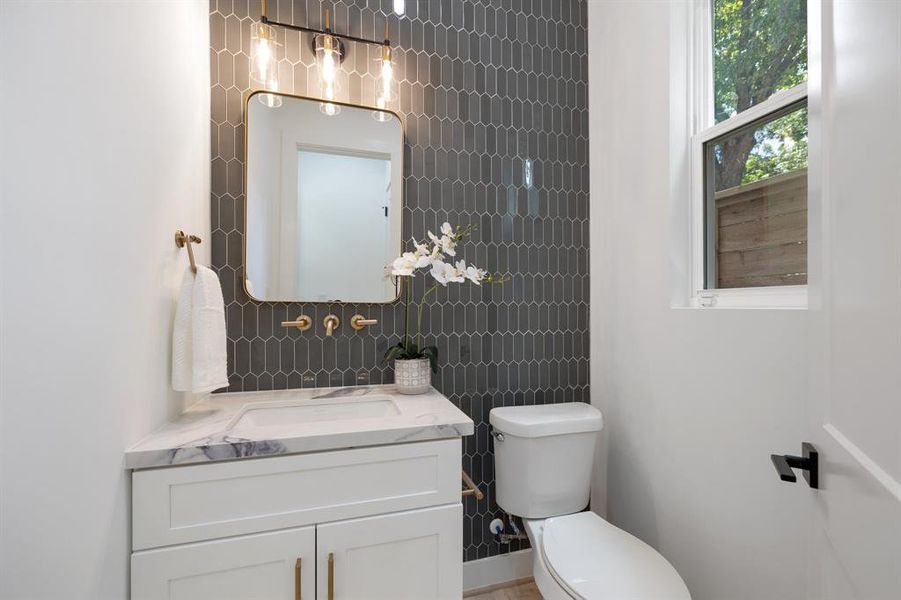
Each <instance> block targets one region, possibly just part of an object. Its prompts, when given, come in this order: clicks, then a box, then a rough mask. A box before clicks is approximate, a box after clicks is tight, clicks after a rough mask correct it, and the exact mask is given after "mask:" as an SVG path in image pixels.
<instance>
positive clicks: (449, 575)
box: [316, 504, 463, 600]
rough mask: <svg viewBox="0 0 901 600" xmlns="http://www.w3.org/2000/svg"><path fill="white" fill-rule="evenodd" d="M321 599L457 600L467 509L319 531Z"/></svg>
mask: <svg viewBox="0 0 901 600" xmlns="http://www.w3.org/2000/svg"><path fill="white" fill-rule="evenodd" d="M316 529H317V544H316V551H317V559H316V561H317V562H316V566H317V581H318V586H317V598H318V600H332V598H331V597H330V595H329V587H330V586H334V587H333V589H334V596H333V598H334V600H381V599H385V600H430V599H438V598H440V599H445V598H446V599H451V598H453V599H454V600H459V599H460V597H461V596H462V595H463V506H462V505H461V504H453V505H449V506H439V507H437V508H427V509H422V510H412V511H408V512H400V513H393V514H390V515H383V516H378V517H367V518H364V519H353V520H350V521H338V522H336V523H329V524H326V525H318V526H317V528H316Z"/></svg>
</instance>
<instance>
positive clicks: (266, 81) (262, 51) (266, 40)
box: [250, 23, 282, 108]
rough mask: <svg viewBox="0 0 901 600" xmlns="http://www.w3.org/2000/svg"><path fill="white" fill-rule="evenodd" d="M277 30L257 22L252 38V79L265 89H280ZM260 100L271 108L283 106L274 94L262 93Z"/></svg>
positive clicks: (275, 90)
mask: <svg viewBox="0 0 901 600" xmlns="http://www.w3.org/2000/svg"><path fill="white" fill-rule="evenodd" d="M276 47H277V44H276V42H275V30H274V29H273V28H272V27H271V26H269V25H266V24H265V23H255V24H254V26H253V33H252V35H251V40H250V79H251V80H252V81H253V83H255V84H256V85H258V86H259V87H261V88H262V89H264V90H269V91H271V92H277V91H278V60H277V59H276ZM259 100H260V102H262V103H263V104H264V105H266V106H269V107H270V108H275V107H278V106H281V103H282V100H281V98H280V97H278V96H274V95H272V94H261V95H260V96H259Z"/></svg>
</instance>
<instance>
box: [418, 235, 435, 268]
mask: <svg viewBox="0 0 901 600" xmlns="http://www.w3.org/2000/svg"><path fill="white" fill-rule="evenodd" d="M413 245H414V246H415V247H416V251H415V252H413V256H415V257H416V266H415V267H414V268H416V269H422V268H423V267H427V266H429V265H430V264H432V260H433V259H434V255H433V254H432V250H430V249H429V247H428V246H427V245H426V244H420V243H418V242H417V241H416V240H413Z"/></svg>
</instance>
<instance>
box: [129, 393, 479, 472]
mask: <svg viewBox="0 0 901 600" xmlns="http://www.w3.org/2000/svg"><path fill="white" fill-rule="evenodd" d="M384 398H390V400H392V401H393V402H394V406H393V407H391V406H388V405H389V403H385V402H382V403H381V404H379V403H372V402H369V401H375V400H379V399H384ZM351 402H360V404H359V405H358V406H359V408H360V411H359V415H357V414H356V413H354V412H353V411H354V410H356V409H355V408H353V407H351V406H350V405H349V404H350V403H351ZM342 403H345V404H348V406H347V410H346V411H345V413H346V414H345V415H344V416H343V417H342V418H340V419H335V420H322V419H320V420H316V419H315V418H309V419H304V420H298V421H296V422H293V423H290V422H285V423H282V422H279V421H278V419H277V418H275V419H273V418H271V417H270V418H269V419H268V421H269V422H266V423H263V421H265V420H266V419H262V420H261V419H260V418H257V417H254V415H262V414H263V413H262V412H261V411H258V410H257V409H260V408H269V407H284V406H288V405H289V406H292V407H293V406H298V407H309V406H315V405H319V406H322V407H323V408H326V409H334V407H335V405H339V404H342ZM380 405H381V406H388V408H390V410H389V411H388V413H389V414H387V415H385V416H380V415H377V414H372V413H373V410H375V409H377V408H378V406H380ZM342 408H343V407H342ZM288 410H290V408H288ZM376 412H378V411H376ZM248 415H249V418H248ZM314 417H315V415H314ZM286 420H289V419H286ZM473 430H474V426H473V422H472V419H470V418H469V417H467V416H466V415H465V414H464V413H463V412H462V411H461V410H460V409H458V408H457V407H456V406H454V405H453V404H452V403H451V402H450V401H449V400H448V399H447V398H445V397H444V396H443V395H442V394H440V393H439V392H438V391H436V390H434V389H433V390H431V391H430V392H427V393H425V394H420V395H416V396H405V395H402V394H398V393H397V392H396V391H395V388H394V386H393V385H377V386H366V387H363V386H353V387H343V388H316V389H300V390H279V391H273V392H240V393H226V394H211V395H208V396H206V397H204V398H203V399H201V400H200V401H198V402H197V403H195V404H193V405H192V406H191V407H190V408H188V409H187V410H186V411H185V412H184V413H182V414H181V415H180V416H179V417H178V418H177V419H176V420H174V421H170V422H169V423H167V424H166V425H164V426H163V427H161V428H159V429H158V430H156V431H155V432H153V433H152V434H150V435H149V436H147V437H146V438H144V439H143V440H141V441H140V442H138V443H137V444H135V445H134V446H132V447H131V448H129V449H128V450H126V451H125V467H126V468H127V469H146V468H152V467H164V466H170V465H185V464H193V463H204V462H213V461H221V460H235V459H240V458H248V457H259V456H276V455H280V454H297V453H302V452H318V451H323V450H342V449H347V448H360V447H364V446H377V445H383V444H396V443H403V442H419V441H426V440H437V439H442V438H453V437H460V436H466V435H472V433H473Z"/></svg>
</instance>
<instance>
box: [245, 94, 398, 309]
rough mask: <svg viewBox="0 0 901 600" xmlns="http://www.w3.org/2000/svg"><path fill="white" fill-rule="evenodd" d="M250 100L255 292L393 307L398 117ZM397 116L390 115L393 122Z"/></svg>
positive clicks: (250, 239)
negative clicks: (388, 272)
mask: <svg viewBox="0 0 901 600" xmlns="http://www.w3.org/2000/svg"><path fill="white" fill-rule="evenodd" d="M257 95H258V94H254V95H252V96H251V97H250V98H249V99H248V101H247V111H246V116H245V118H246V127H247V156H246V165H247V166H246V169H247V170H246V185H247V188H246V193H247V195H246V198H247V200H246V201H247V213H246V214H247V228H246V238H245V257H244V264H245V269H246V272H245V278H246V280H245V285H246V287H247V292H248V293H249V294H250V295H251V297H253V298H255V299H257V300H268V301H282V302H332V301H339V302H373V303H379V302H391V301H393V300H394V299H395V298H396V297H397V289H396V286H395V283H394V281H393V280H391V279H390V278H387V277H386V276H385V266H386V265H387V264H388V263H390V262H391V260H392V259H393V258H394V257H395V256H397V254H399V252H400V248H401V215H402V213H403V194H402V186H403V130H402V127H401V123H400V120H399V119H398V118H397V116H396V115H394V114H393V113H387V112H381V111H375V110H373V109H371V108H364V107H358V106H346V105H345V106H342V109H341V111H340V112H338V113H337V114H333V115H329V114H327V113H326V112H323V111H322V110H320V104H321V102H320V101H318V100H312V99H307V98H297V97H294V96H287V95H281V99H282V103H281V106H278V107H270V106H267V105H265V104H263V103H262V102H258V101H257V98H256V96H257ZM386 116H387V118H385V117H386Z"/></svg>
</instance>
